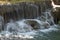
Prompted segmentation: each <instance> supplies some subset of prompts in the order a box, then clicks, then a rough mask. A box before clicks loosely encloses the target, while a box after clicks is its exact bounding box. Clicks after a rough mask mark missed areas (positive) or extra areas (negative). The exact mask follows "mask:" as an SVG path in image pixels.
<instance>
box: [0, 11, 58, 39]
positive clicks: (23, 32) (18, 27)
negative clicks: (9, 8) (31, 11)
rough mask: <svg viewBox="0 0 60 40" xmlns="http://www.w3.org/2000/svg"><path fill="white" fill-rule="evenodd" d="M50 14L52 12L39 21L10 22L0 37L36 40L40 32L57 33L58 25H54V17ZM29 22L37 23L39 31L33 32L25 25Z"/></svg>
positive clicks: (45, 14)
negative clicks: (32, 39) (35, 37)
mask: <svg viewBox="0 0 60 40" xmlns="http://www.w3.org/2000/svg"><path fill="white" fill-rule="evenodd" d="M50 13H51V11H46V12H44V13H43V14H42V15H41V17H40V18H39V19H23V20H19V21H15V22H14V21H13V20H10V22H9V23H7V24H6V28H5V30H4V31H2V32H1V33H0V37H7V38H10V37H20V38H29V39H31V38H34V36H35V35H36V34H37V32H38V31H40V32H44V33H47V32H51V31H56V30H58V29H57V28H55V27H56V25H55V24H54V21H53V17H52V15H51V14H50ZM42 17H43V18H42ZM27 20H29V21H35V22H37V23H38V24H39V27H40V28H39V30H35V29H34V30H32V29H33V28H32V26H31V25H28V24H26V23H25V21H27ZM51 24H52V25H51ZM54 26H55V27H54ZM37 27H38V26H37Z"/></svg>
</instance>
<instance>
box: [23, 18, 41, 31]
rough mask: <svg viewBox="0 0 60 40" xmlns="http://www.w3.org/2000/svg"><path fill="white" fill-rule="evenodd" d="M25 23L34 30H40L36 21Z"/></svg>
mask: <svg viewBox="0 0 60 40" xmlns="http://www.w3.org/2000/svg"><path fill="white" fill-rule="evenodd" d="M24 22H25V23H26V24H28V25H30V26H31V27H32V28H33V30H38V29H40V24H39V23H38V22H37V21H36V20H34V19H32V20H30V19H26V20H25V21H24Z"/></svg>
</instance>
